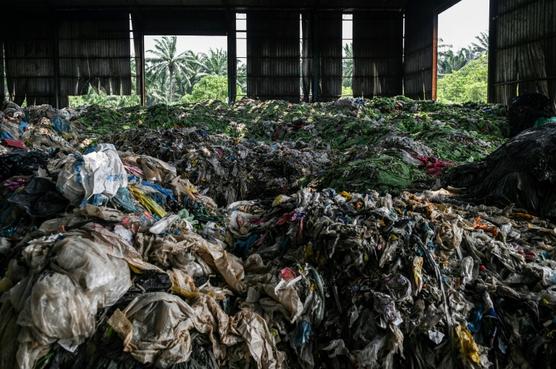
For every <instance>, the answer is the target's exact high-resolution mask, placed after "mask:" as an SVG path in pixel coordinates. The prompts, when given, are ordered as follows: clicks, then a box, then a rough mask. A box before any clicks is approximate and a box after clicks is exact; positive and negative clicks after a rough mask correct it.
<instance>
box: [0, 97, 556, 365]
mask: <svg viewBox="0 0 556 369" xmlns="http://www.w3.org/2000/svg"><path fill="white" fill-rule="evenodd" d="M375 103H376V102H375ZM350 109H351V108H350ZM358 109H359V108H358ZM46 111H48V109H47V110H46ZM15 113H16V114H17V116H16V117H15V118H14V116H15V115H14V114H13V113H12V114H5V116H4V118H3V121H2V124H4V125H5V127H7V128H9V129H11V130H12V131H13V138H9V139H8V140H12V141H17V142H12V141H6V139H4V141H3V146H4V147H5V151H6V153H5V154H3V155H0V168H2V171H0V175H1V178H0V181H1V184H2V187H1V192H0V197H1V202H0V204H1V207H0V276H1V279H0V311H1V315H0V316H2V318H3V319H2V320H1V321H0V343H1V344H0V368H6V369H11V368H18V369H33V368H40V369H77V368H83V367H86V368H92V369H107V368H110V369H130V368H150V367H155V368H162V369H166V368H172V369H183V368H195V369H196V368H199V369H200V368H220V367H226V368H258V369H263V368H272V369H280V368H290V367H291V368H301V369H309V368H387V369H394V368H407V367H414V368H431V367H442V368H444V367H446V368H494V367H501V368H516V367H520V368H550V367H551V365H552V364H551V363H553V362H555V360H556V352H555V349H554V348H555V347H556V345H555V343H556V342H555V338H554V337H555V335H554V332H555V330H556V320H555V319H554V317H555V315H556V289H555V288H554V286H555V285H556V263H555V261H554V257H555V255H554V253H555V251H554V246H553V245H554V241H555V238H556V232H555V226H554V224H552V223H550V222H549V221H547V220H545V219H542V218H538V217H536V216H534V215H532V214H529V213H527V212H526V211H523V210H519V209H517V208H511V207H507V208H497V207H489V206H485V205H471V204H469V203H467V202H464V201H461V200H460V199H459V198H456V197H454V196H453V194H452V193H450V192H448V191H445V190H438V191H434V192H433V191H424V192H422V193H413V192H401V193H399V194H398V195H392V194H389V193H384V192H383V193H379V192H376V191H367V192H365V193H356V192H347V191H345V190H343V189H341V188H338V189H337V190H334V189H331V188H327V189H322V188H321V189H319V188H316V187H304V183H303V182H302V181H300V180H298V184H297V185H295V186H292V185H291V183H286V185H287V187H281V186H277V185H274V184H272V185H269V186H266V183H265V182H264V180H263V179H262V178H263V177H264V176H265V175H267V176H275V177H276V178H283V181H286V182H287V181H293V180H294V179H295V178H299V177H298V176H299V175H301V174H303V175H306V173H307V172H303V171H309V172H308V173H310V175H311V176H316V177H318V176H319V174H318V173H319V171H320V170H321V168H322V167H324V166H326V165H327V164H326V162H325V161H324V159H323V158H324V153H327V152H328V151H327V149H324V148H323V151H318V150H317V151H315V150H310V149H309V147H308V146H304V145H303V144H302V143H300V142H298V143H292V142H283V143H281V142H274V143H265V142H256V141H254V140H249V139H243V140H237V139H234V138H229V137H228V138H226V137H224V136H219V135H218V134H216V133H212V134H208V133H206V132H205V131H202V130H199V129H192V128H179V129H176V128H167V129H161V130H152V131H145V132H146V133H145V134H144V137H143V138H142V137H140V133H139V131H133V130H130V131H127V132H125V133H116V134H114V135H113V137H114V138H115V140H114V141H102V140H101V139H99V136H95V135H91V136H90V137H88V136H89V134H88V133H83V131H81V130H80V129H81V128H80V127H79V126H78V125H74V124H72V122H73V120H75V119H79V118H75V117H74V118H73V120H72V118H71V116H67V117H64V116H63V115H62V112H56V114H54V115H51V116H50V117H48V116H41V114H37V116H40V118H38V121H37V120H36V119H35V120H31V119H29V118H28V117H29V116H30V115H29V113H27V114H25V113H23V114H21V113H19V110H17V109H15ZM68 114H71V113H68ZM77 114H79V113H77ZM6 116H7V117H8V118H9V119H6V118H5V117H6ZM23 117H25V118H23ZM55 117H60V120H61V122H62V123H55V122H56V121H57V119H56V118H55ZM24 119H28V120H24ZM22 122H26V124H27V127H26V128H24V129H22V130H21V131H19V130H18V129H15V127H19V126H21V125H22ZM65 123H68V124H67V125H66V124H65ZM60 127H61V128H60ZM14 129H15V130H14ZM126 135H129V138H127V137H128V136H126ZM157 135H158V137H157ZM104 137H107V136H104ZM151 137H152V140H153V141H149V139H151ZM155 137H156V138H155ZM234 140H235V141H234ZM134 141H135V143H134ZM232 144H235V146H232ZM135 150H137V151H135ZM242 152H247V154H246V155H245V156H244V157H242V154H241V153H242ZM277 155H283V156H284V157H286V158H288V159H287V162H288V165H287V166H286V165H283V164H277V163H273V162H272V158H273V156H274V160H277V161H278V160H283V159H282V157H277ZM321 155H322V156H321ZM334 155H335V154H334ZM234 156H237V157H236V158H234ZM300 157H301V158H302V159H300ZM200 158H202V159H203V160H205V161H207V162H209V163H210V162H211V160H212V163H214V164H212V165H213V166H212V168H211V167H209V166H200V165H199V163H198V162H197V163H196V162H195V161H196V160H197V161H198V160H201V159H200ZM214 158H216V159H217V160H213V159H214ZM251 160H253V163H252V165H253V171H252V172H251V175H252V176H253V178H254V179H252V178H247V179H246V181H247V182H246V183H248V184H249V185H253V186H255V185H257V186H260V189H259V192H258V193H257V192H256V191H254V190H250V191H247V192H241V191H239V190H238V188H241V187H238V184H239V183H241V182H238V181H237V180H236V179H234V174H233V173H234V172H233V171H229V170H230V168H234V166H235V167H236V168H238V171H237V172H236V173H237V174H236V175H237V176H242V175H243V174H242V173H246V172H245V171H246V170H247V168H248V163H249V162H250V161H251ZM303 160H306V161H310V160H314V161H315V163H318V165H314V164H311V163H305V165H301V163H300V164H297V162H298V161H303ZM321 160H322V161H321ZM330 160H334V159H330ZM313 165H314V166H313ZM219 166H220V167H221V168H225V169H223V170H224V171H226V172H227V173H231V174H228V176H229V178H228V182H226V175H218V176H215V175H214V174H213V172H212V171H216V170H217V169H215V168H219ZM279 168H283V169H282V170H283V172H282V173H280V172H279ZM296 170H298V171H299V172H298V173H295V171H296ZM228 171H229V172H228ZM265 171H266V172H265ZM259 172H262V174H260V173H259ZM247 173H249V172H247ZM203 175H204V176H205V177H203ZM258 175H260V176H261V177H257V176H258ZM279 175H280V176H281V177H279ZM202 178H205V179H202ZM250 181H252V182H250ZM194 182H201V185H202V186H203V187H204V188H205V189H206V190H207V191H209V192H208V193H209V194H211V192H210V188H211V187H213V186H221V188H222V189H217V190H216V191H215V192H214V193H215V194H217V195H218V196H222V198H221V199H220V201H215V199H212V198H211V197H210V196H208V195H207V191H202V190H201V189H200V188H199V187H198V186H196V184H195V183H194ZM226 183H227V184H228V185H229V186H230V188H231V189H230V190H229V191H230V192H229V193H231V194H233V195H234V196H229V197H228V196H226V195H225V194H226V192H225V189H226ZM301 187H303V188H301ZM276 189H280V191H276ZM235 198H238V199H240V200H239V201H234V202H230V201H231V199H235ZM222 203H224V204H226V205H224V206H222Z"/></svg>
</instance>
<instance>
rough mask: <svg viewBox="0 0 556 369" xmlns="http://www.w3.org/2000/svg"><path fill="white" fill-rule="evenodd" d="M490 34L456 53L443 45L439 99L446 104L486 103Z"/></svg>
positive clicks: (439, 58) (440, 63) (440, 55)
mask: <svg viewBox="0 0 556 369" xmlns="http://www.w3.org/2000/svg"><path fill="white" fill-rule="evenodd" d="M487 53H488V34H487V33H485V32H482V33H481V34H480V35H479V36H477V37H475V42H473V43H472V44H471V45H469V46H468V47H466V48H463V49H460V50H457V51H454V50H453V48H452V46H451V45H443V44H441V45H440V51H439V53H438V100H439V101H440V102H444V103H464V102H486V101H487V79H488V56H487Z"/></svg>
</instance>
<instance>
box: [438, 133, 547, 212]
mask: <svg viewBox="0 0 556 369" xmlns="http://www.w3.org/2000/svg"><path fill="white" fill-rule="evenodd" d="M443 182H444V183H445V184H446V185H448V186H453V187H458V188H459V190H460V192H461V195H462V197H463V198H465V199H466V200H468V201H475V202H482V203H492V204H496V205H499V206H502V207H504V206H510V205H512V204H513V205H515V206H517V207H520V208H523V209H528V210H529V211H532V212H534V213H536V214H540V215H542V216H544V217H548V218H551V219H555V218H556V193H555V192H554V185H555V184H556V123H548V124H545V125H543V126H540V127H536V128H530V129H527V130H525V131H523V132H521V133H519V134H518V135H517V136H515V137H513V138H512V139H511V140H509V141H508V142H506V143H505V144H504V145H502V146H501V147H500V148H499V149H497V150H496V151H495V152H493V153H492V154H491V155H489V156H487V157H486V158H485V159H484V160H481V161H478V162H475V163H469V164H465V165H461V166H459V167H456V168H453V169H452V170H450V171H447V172H446V173H445V174H444V176H443Z"/></svg>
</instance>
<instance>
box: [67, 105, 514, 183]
mask: <svg viewBox="0 0 556 369" xmlns="http://www.w3.org/2000/svg"><path fill="white" fill-rule="evenodd" d="M72 125H75V126H76V127H78V128H79V130H80V131H81V132H85V133H86V134H87V137H91V136H100V137H101V141H103V142H114V141H115V140H117V141H118V142H119V143H120V144H125V145H126V147H132V148H134V150H139V151H136V152H142V150H144V149H143V148H141V147H140V145H138V144H137V143H136V142H137V138H138V137H141V133H142V132H145V129H147V128H150V129H154V130H155V131H150V133H148V134H147V135H148V137H149V140H148V141H147V140H146V139H145V140H143V142H145V141H147V142H149V143H151V142H152V143H153V144H154V145H155V146H161V148H162V149H163V150H164V147H165V146H167V145H168V143H164V142H160V137H168V136H170V137H172V136H173V135H175V134H176V133H175V132H176V131H175V130H173V128H192V129H193V128H195V129H201V130H203V131H205V132H204V133H206V135H207V136H208V137H212V136H213V135H219V134H224V135H226V137H228V138H229V137H231V138H236V139H238V140H239V141H241V142H242V143H245V142H249V141H253V140H255V141H257V142H264V143H266V144H269V145H272V144H275V143H295V145H299V144H301V145H302V147H304V148H305V147H309V148H310V149H311V150H312V151H315V152H317V151H318V152H326V153H327V156H328V157H329V159H330V160H331V163H330V165H329V166H327V168H325V169H326V170H325V172H324V173H323V174H322V175H319V176H316V177H314V178H313V179H316V180H318V182H319V187H320V188H326V187H334V188H342V189H345V190H350V191H358V192H364V191H367V190H369V189H377V190H380V191H388V192H399V191H402V190H404V189H408V188H430V186H431V183H434V182H435V181H436V179H437V176H438V174H439V173H440V171H442V170H443V169H444V168H447V167H450V166H454V165H457V164H460V163H466V162H471V161H476V160H480V159H482V158H484V157H485V156H487V155H488V154H490V153H491V152H493V151H494V150H495V149H496V148H497V147H498V146H500V145H501V144H502V143H503V142H504V140H505V137H506V136H507V132H506V131H507V129H506V127H507V126H506V118H505V110H504V109H503V108H501V107H499V106H492V105H477V104H468V105H462V106H446V105H442V104H435V103H431V102H418V101H413V100H410V99H407V98H405V97H396V98H376V99H373V100H363V99H352V98H351V99H347V98H346V99H341V100H338V101H335V102H328V103H314V104H291V103H287V102H283V101H265V102H259V101H253V100H241V101H240V102H238V103H236V104H234V105H233V106H229V105H227V104H223V103H221V102H212V103H199V104H193V105H177V106H171V107H168V106H153V107H149V108H122V109H117V110H112V109H103V108H100V107H89V108H86V109H82V110H80V111H79V112H78V113H77V114H76V116H75V117H74V118H73V120H72ZM134 128H139V132H135V133H128V132H127V131H128V130H133V129H134ZM166 129H170V132H169V133H168V134H165V133H163V131H164V130H166ZM114 132H116V133H115V134H114ZM147 132H149V131H147ZM211 140H212V138H211V139H209V141H211ZM172 142H173V140H172ZM233 142H234V140H233V139H228V140H227V142H226V144H225V145H226V147H231V143H233ZM294 147H297V146H294ZM231 151H234V148H233V147H231ZM179 152H180V153H181V152H183V149H179ZM319 156H321V155H320V154H319ZM198 161H200V162H202V161H204V159H203V158H202V157H200V158H199V160H198ZM228 177H229V176H228ZM254 183H256V182H254ZM195 184H197V185H203V184H202V183H195ZM254 188H255V189H257V188H258V186H255V187H254ZM245 192H247V193H249V192H251V190H248V191H244V193H245Z"/></svg>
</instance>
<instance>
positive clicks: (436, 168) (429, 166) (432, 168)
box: [417, 156, 452, 176]
mask: <svg viewBox="0 0 556 369" xmlns="http://www.w3.org/2000/svg"><path fill="white" fill-rule="evenodd" d="M417 159H418V160H419V161H420V162H421V164H422V165H423V166H424V167H425V170H426V172H427V174H429V175H431V176H439V175H440V173H442V170H444V168H448V167H450V166H452V162H450V161H446V160H442V159H438V158H435V157H433V156H418V157H417Z"/></svg>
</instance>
